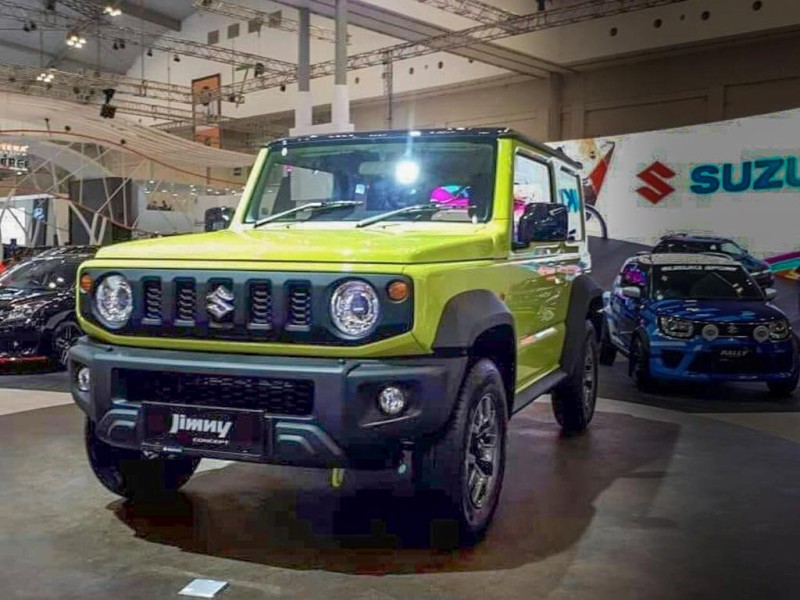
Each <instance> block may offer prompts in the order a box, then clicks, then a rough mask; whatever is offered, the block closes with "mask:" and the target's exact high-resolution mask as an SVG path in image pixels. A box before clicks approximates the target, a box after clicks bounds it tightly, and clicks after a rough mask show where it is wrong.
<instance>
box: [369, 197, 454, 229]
mask: <svg viewBox="0 0 800 600" xmlns="http://www.w3.org/2000/svg"><path fill="white" fill-rule="evenodd" d="M448 210H461V208H460V207H455V206H440V205H439V204H432V203H428V204H412V205H411V206H406V207H404V208H398V209H396V210H390V211H389V212H385V213H381V214H379V215H375V216H374V217H367V218H366V219H362V220H361V221H359V222H358V223H356V227H367V226H368V225H372V224H374V223H379V222H380V221H385V220H386V219H391V218H392V217H395V216H397V215H407V214H411V213H416V212H434V213H436V212H440V211H448Z"/></svg>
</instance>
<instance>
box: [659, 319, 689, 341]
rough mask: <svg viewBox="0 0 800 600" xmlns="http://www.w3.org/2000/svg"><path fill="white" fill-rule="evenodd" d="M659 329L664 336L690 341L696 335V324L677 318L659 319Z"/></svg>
mask: <svg viewBox="0 0 800 600" xmlns="http://www.w3.org/2000/svg"><path fill="white" fill-rule="evenodd" d="M658 327H659V328H660V329H661V332H662V333H663V334H664V335H668V336H669V337H674V338H679V339H682V340H688V339H689V338H690V337H692V336H693V335H694V323H693V322H692V321H688V320H686V319H679V318H677V317H659V318H658Z"/></svg>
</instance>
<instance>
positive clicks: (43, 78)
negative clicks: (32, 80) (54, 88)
mask: <svg viewBox="0 0 800 600" xmlns="http://www.w3.org/2000/svg"><path fill="white" fill-rule="evenodd" d="M53 79H55V75H54V74H53V73H51V72H50V71H42V72H41V73H39V74H38V75H37V76H36V81H39V82H42V83H50V82H51V81H53Z"/></svg>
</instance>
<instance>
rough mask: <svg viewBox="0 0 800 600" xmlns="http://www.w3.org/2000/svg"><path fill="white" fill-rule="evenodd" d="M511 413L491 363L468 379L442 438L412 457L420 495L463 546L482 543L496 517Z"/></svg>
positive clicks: (484, 362)
mask: <svg viewBox="0 0 800 600" xmlns="http://www.w3.org/2000/svg"><path fill="white" fill-rule="evenodd" d="M507 422H508V408H507V404H506V393H505V387H504V385H503V378H502V376H501V375H500V372H499V371H498V369H497V367H496V366H495V364H494V363H493V362H492V361H490V360H487V359H482V360H480V361H478V362H477V363H475V364H474V365H473V366H472V368H471V369H470V370H469V372H468V373H467V376H466V377H465V378H464V383H463V384H462V387H461V391H460V393H459V398H458V403H457V405H456V409H455V411H454V413H453V416H452V418H451V420H450V423H449V425H448V426H447V427H446V429H445V431H444V433H443V434H441V435H440V436H439V437H438V438H437V439H436V440H434V441H432V442H431V443H429V444H426V445H424V446H422V447H420V448H419V449H418V450H417V451H416V452H415V455H414V478H415V484H416V487H417V489H418V490H419V491H421V492H428V493H431V495H432V496H433V498H432V500H434V505H433V506H434V507H436V508H441V509H442V512H443V513H444V514H443V516H444V517H445V518H448V519H453V520H455V521H456V522H457V524H458V528H459V533H460V541H461V542H464V543H467V544H471V543H474V542H476V541H478V540H479V539H481V538H482V537H483V536H484V535H485V533H486V531H487V529H488V528H489V525H490V523H491V521H492V518H493V517H494V513H495V510H496V509H497V505H498V502H499V499H500V490H501V488H502V485H503V475H504V473H505V463H506V425H507Z"/></svg>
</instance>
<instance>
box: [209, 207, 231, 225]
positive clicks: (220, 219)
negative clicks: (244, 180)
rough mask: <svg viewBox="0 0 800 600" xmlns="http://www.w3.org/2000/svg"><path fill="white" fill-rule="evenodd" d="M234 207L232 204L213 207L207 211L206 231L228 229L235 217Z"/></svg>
mask: <svg viewBox="0 0 800 600" xmlns="http://www.w3.org/2000/svg"><path fill="white" fill-rule="evenodd" d="M234 212H235V211H234V209H233V208H231V207H230V206H219V207H213V208H209V209H207V210H206V213H205V219H204V220H205V228H204V229H205V231H219V230H220V229H227V228H228V226H229V225H230V224H231V220H232V219H233V213H234Z"/></svg>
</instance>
